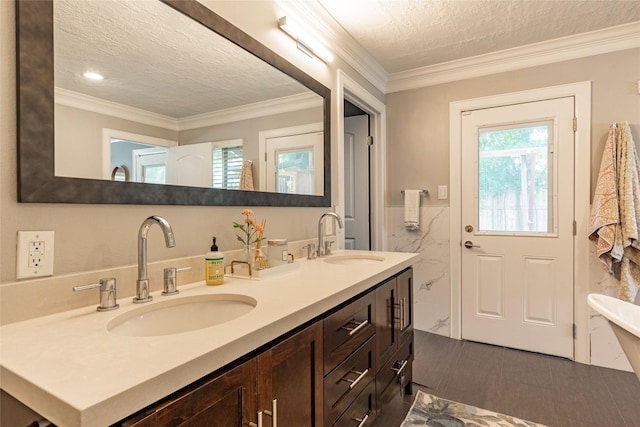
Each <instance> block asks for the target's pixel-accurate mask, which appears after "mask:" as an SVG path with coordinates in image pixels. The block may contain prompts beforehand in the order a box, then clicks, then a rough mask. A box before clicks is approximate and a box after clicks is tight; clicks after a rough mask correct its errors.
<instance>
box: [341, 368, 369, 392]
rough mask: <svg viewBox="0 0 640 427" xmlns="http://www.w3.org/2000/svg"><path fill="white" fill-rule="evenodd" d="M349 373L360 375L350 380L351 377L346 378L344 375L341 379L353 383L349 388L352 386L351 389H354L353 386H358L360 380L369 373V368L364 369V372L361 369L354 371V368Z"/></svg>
mask: <svg viewBox="0 0 640 427" xmlns="http://www.w3.org/2000/svg"><path fill="white" fill-rule="evenodd" d="M349 373H350V374H356V375H358V378H356V379H355V380H350V379H349V378H344V377H343V378H342V379H341V381H346V382H348V383H351V384H349V388H350V389H353V388H354V387H355V386H356V385H357V384H358V383H359V382H360V381H362V379H363V378H364V376H365V375H367V374H368V373H369V369H368V368H367V369H365V370H364V371H362V372H360V371H354V370H351V371H349Z"/></svg>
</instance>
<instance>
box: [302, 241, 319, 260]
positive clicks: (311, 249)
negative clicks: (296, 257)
mask: <svg viewBox="0 0 640 427" xmlns="http://www.w3.org/2000/svg"><path fill="white" fill-rule="evenodd" d="M302 249H306V250H307V259H315V258H316V244H315V243H309V244H308V245H305V246H303V247H302Z"/></svg>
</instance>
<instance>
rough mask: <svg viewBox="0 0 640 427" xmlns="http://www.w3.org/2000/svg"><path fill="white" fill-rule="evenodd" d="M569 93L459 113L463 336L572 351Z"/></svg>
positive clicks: (550, 351) (570, 353) (571, 112)
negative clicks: (460, 116) (565, 96)
mask: <svg viewBox="0 0 640 427" xmlns="http://www.w3.org/2000/svg"><path fill="white" fill-rule="evenodd" d="M573 117H574V98H573V97H567V98H559V99H553V100H545V101H538V102H531V103H525V104H518V105H511V106H504V107H496V108H489V109H484V110H476V111H471V112H465V113H463V117H462V177H461V178H462V180H461V182H462V202H461V211H462V212H461V218H462V228H463V230H462V231H461V236H462V242H461V243H462V245H461V251H462V255H461V262H462V338H464V339H468V340H474V341H480V342H486V343H490V344H497V345H502V346H506V347H513V348H519V349H523V350H530V351H536V352H540V353H545V354H551V355H557V356H561V357H567V358H573V355H574V351H573V260H574V256H573V239H574V231H573V223H574V210H573V199H574V197H573V186H574V182H573V181H574V179H573V177H574V166H573V164H574V163H573V157H574V146H573V144H574V129H573Z"/></svg>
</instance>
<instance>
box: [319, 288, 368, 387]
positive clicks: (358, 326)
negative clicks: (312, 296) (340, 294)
mask: <svg viewBox="0 0 640 427" xmlns="http://www.w3.org/2000/svg"><path fill="white" fill-rule="evenodd" d="M375 301H376V299H375V295H374V293H373V292H371V293H369V294H368V295H365V296H363V297H362V298H360V299H358V300H357V301H354V302H353V303H351V304H349V305H348V306H346V307H344V308H343V309H341V310H339V311H337V312H335V313H333V314H332V315H330V316H329V317H327V318H326V319H324V374H325V375H327V374H328V373H329V372H331V370H332V369H334V368H335V367H336V366H337V365H338V364H339V363H340V362H342V361H343V360H344V359H345V358H346V357H348V356H349V355H350V354H351V353H352V352H353V351H354V350H355V349H357V348H358V347H360V345H362V343H364V342H365V341H366V340H367V339H369V338H370V337H371V336H372V335H373V334H374V332H375V327H374V325H373V314H374V312H375Z"/></svg>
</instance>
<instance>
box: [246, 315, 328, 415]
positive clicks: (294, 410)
mask: <svg viewBox="0 0 640 427" xmlns="http://www.w3.org/2000/svg"><path fill="white" fill-rule="evenodd" d="M322 370H323V369H322V322H318V323H316V324H314V325H312V326H310V327H308V328H306V329H304V330H302V331H301V332H298V333H297V334H296V335H294V336H292V337H290V338H288V339H287V340H285V341H283V342H282V343H280V344H278V345H276V346H275V347H273V348H272V349H270V350H267V351H266V352H264V353H262V354H261V355H260V356H258V411H261V412H262V422H263V424H262V425H263V426H264V427H272V426H273V425H274V423H273V418H274V417H275V418H277V425H278V426H296V427H314V426H316V427H320V426H322V423H323V414H322V411H323V400H322V399H323V395H322V391H323V383H322Z"/></svg>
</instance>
